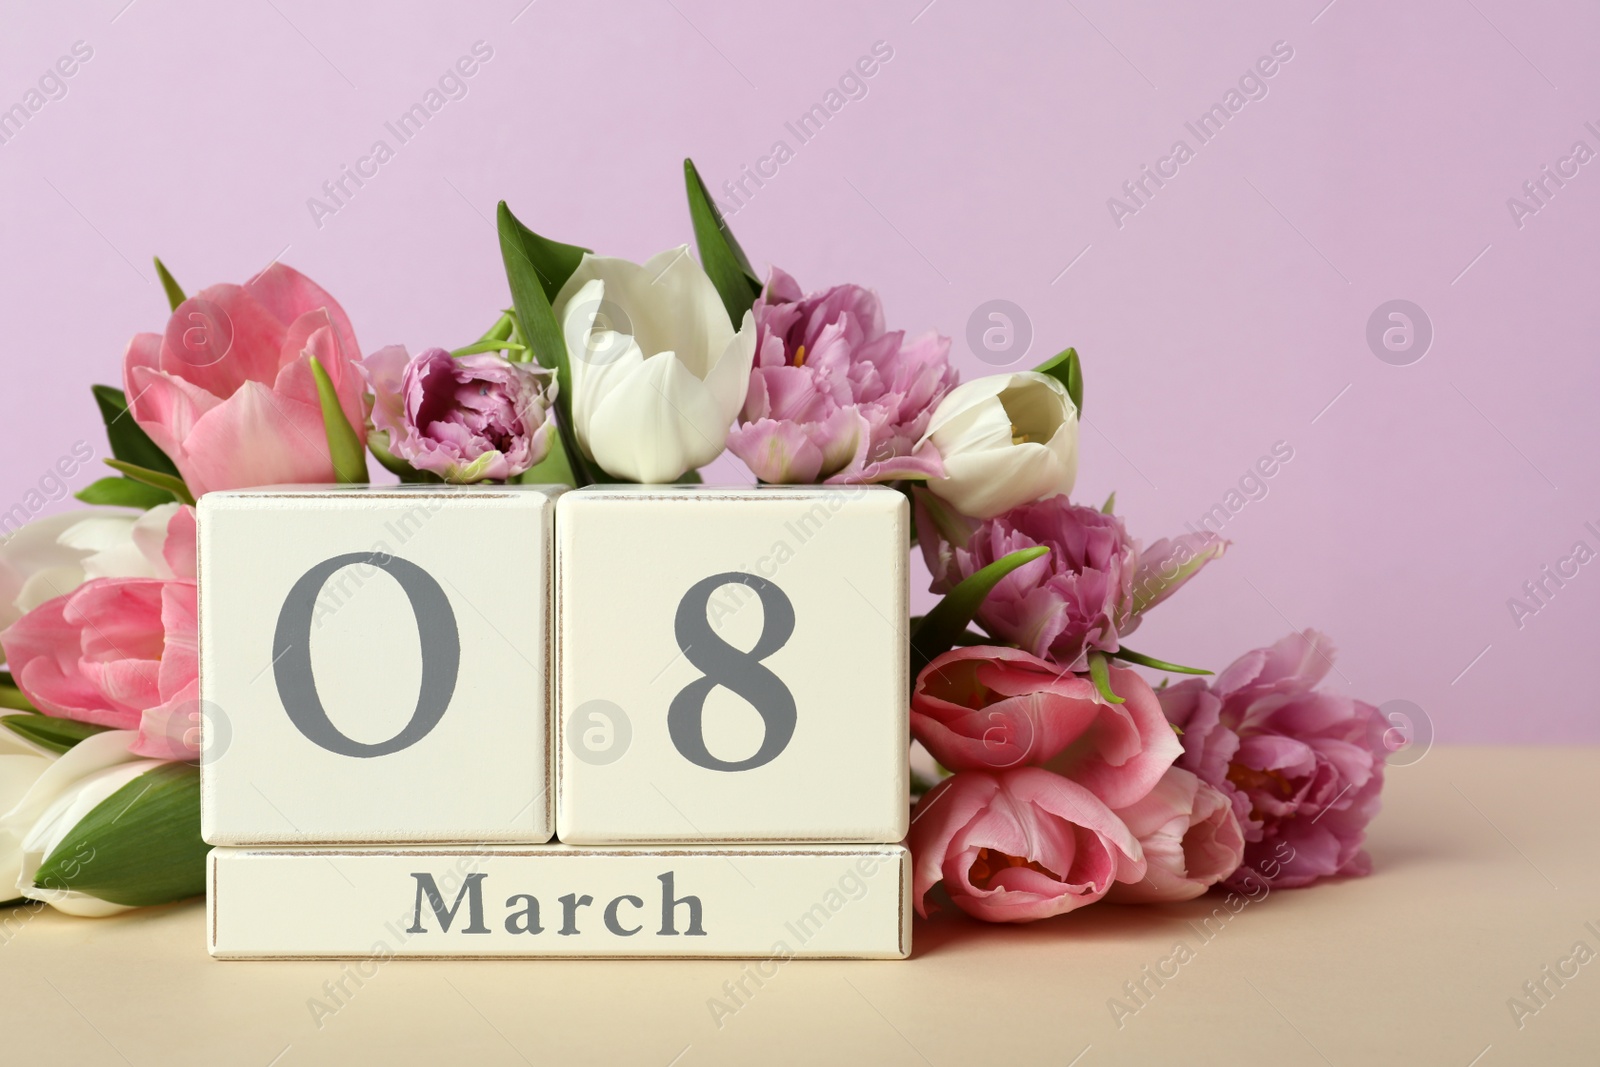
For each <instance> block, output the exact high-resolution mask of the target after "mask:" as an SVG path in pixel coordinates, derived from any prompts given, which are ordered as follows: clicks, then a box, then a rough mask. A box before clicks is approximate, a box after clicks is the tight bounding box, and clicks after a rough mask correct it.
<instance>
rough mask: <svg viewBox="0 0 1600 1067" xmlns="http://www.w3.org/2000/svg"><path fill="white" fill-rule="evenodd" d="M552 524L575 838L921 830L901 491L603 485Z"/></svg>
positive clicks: (563, 778)
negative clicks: (914, 793)
mask: <svg viewBox="0 0 1600 1067" xmlns="http://www.w3.org/2000/svg"><path fill="white" fill-rule="evenodd" d="M557 516H558V517H557V549H556V569H557V658H558V683H557V691H558V701H557V709H556V718H557V722H556V728H557V746H556V766H557V805H556V808H557V815H556V821H557V833H558V835H559V837H560V838H561V840H562V841H566V842H570V843H579V844H602V843H619V842H651V841H680V842H694V841H835V842H845V841H857V842H892V841H898V840H900V839H901V838H902V837H904V836H905V832H906V823H907V803H906V788H907V774H908V770H907V745H908V739H907V700H908V678H907V673H908V666H907V651H906V631H907V625H908V621H907V593H906V581H907V578H906V558H907V552H906V549H907V543H908V524H909V517H908V508H907V505H906V500H905V498H904V497H903V496H902V495H901V494H900V493H898V492H895V491H894V490H891V489H886V488H882V487H878V486H840V487H837V488H796V487H759V488H754V489H714V488H705V487H700V486H682V487H646V486H595V487H591V488H587V489H581V490H578V491H576V492H572V493H568V494H566V495H564V496H563V497H562V498H561V499H560V501H559V502H558V504H557Z"/></svg>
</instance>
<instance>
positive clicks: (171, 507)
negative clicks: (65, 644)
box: [0, 504, 178, 630]
mask: <svg viewBox="0 0 1600 1067" xmlns="http://www.w3.org/2000/svg"><path fill="white" fill-rule="evenodd" d="M177 509H178V505H177V504H163V505H161V506H160V507H157V508H151V509H150V510H149V511H146V512H142V513H141V512H138V511H134V510H132V509H129V508H79V509H77V510H75V511H64V512H62V513H61V514H59V515H50V516H47V517H46V518H43V519H35V520H34V521H33V522H30V523H28V524H27V525H26V526H24V527H22V528H21V529H19V530H18V531H17V532H16V533H15V534H13V535H12V536H10V537H9V538H7V539H6V540H5V541H4V542H0V630H3V629H5V628H6V627H7V626H10V625H11V624H12V623H14V622H16V621H17V620H18V619H20V618H22V616H24V615H26V614H27V613H28V612H30V611H32V610H33V609H34V608H36V607H38V606H39V605H40V604H43V603H44V602H45V601H46V600H52V599H54V598H56V597H58V596H66V595H67V594H68V593H70V592H72V591H73V590H74V589H76V588H78V586H80V585H82V584H83V583H84V582H85V581H87V580H89V579H90V578H171V577H172V571H171V569H170V568H168V567H167V565H166V562H165V560H163V559H162V556H161V546H162V544H163V543H164V542H165V540H166V536H167V523H168V521H169V520H171V518H172V514H173V512H175V511H177Z"/></svg>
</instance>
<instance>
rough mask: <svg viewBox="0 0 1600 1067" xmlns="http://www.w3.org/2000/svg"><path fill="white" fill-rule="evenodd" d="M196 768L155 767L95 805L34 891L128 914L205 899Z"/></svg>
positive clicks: (49, 861) (43, 869) (45, 867)
mask: <svg viewBox="0 0 1600 1067" xmlns="http://www.w3.org/2000/svg"><path fill="white" fill-rule="evenodd" d="M208 851H210V846H209V845H207V844H206V843H205V842H204V841H202V840H201V839H200V769H199V768H198V767H195V766H193V765H192V764H187V763H163V764H161V765H160V766H159V767H154V768H152V769H150V770H148V771H146V772H145V773H144V774H141V775H140V776H139V777H137V778H135V779H134V780H133V781H131V782H129V783H128V784H127V785H125V786H123V787H122V788H121V789H118V790H117V791H116V792H115V793H112V794H111V795H110V796H109V797H107V798H106V799H105V800H102V801H101V802H100V803H99V804H97V805H95V807H94V809H93V810H92V811H90V812H89V814H87V815H85V816H84V817H83V819H82V820H80V821H79V823H78V825H76V826H74V827H73V828H72V829H71V831H69V832H68V834H67V836H66V837H64V838H62V840H61V843H60V844H59V845H57V846H56V847H55V850H54V851H52V852H51V853H50V855H48V856H46V857H45V860H44V863H43V864H41V865H40V867H39V871H38V873H37V874H35V875H34V878H33V881H34V884H35V885H39V886H44V887H46V888H50V889H73V890H77V891H78V892H80V893H89V894H91V895H93V896H96V897H99V898H100V899H101V900H108V901H110V902H111V903H113V904H124V905H127V906H129V907H146V906H149V905H153V904H166V903H168V902H169V901H174V900H182V899H183V898H184V897H192V896H197V895H199V894H200V893H203V892H205V874H206V863H205V859H206V853H207V852H208Z"/></svg>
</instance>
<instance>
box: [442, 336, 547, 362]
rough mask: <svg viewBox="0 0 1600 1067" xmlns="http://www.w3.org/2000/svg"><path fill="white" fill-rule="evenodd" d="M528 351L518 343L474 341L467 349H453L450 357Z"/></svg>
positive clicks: (491, 340)
mask: <svg viewBox="0 0 1600 1067" xmlns="http://www.w3.org/2000/svg"><path fill="white" fill-rule="evenodd" d="M527 350H528V346H527V345H524V344H519V343H518V342H516V341H504V340H499V339H490V340H488V341H474V342H473V343H472V344H470V345H467V346H466V347H465V348H456V349H452V350H451V352H450V355H452V356H454V357H456V358H460V357H461V356H475V355H477V354H478V353H480V352H526V351H527Z"/></svg>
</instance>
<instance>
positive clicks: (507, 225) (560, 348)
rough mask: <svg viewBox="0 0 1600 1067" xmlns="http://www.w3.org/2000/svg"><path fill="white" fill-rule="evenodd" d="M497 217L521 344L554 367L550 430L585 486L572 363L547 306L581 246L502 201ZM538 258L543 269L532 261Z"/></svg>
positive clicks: (574, 263)
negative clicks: (551, 237)
mask: <svg viewBox="0 0 1600 1067" xmlns="http://www.w3.org/2000/svg"><path fill="white" fill-rule="evenodd" d="M497 218H498V229H499V231H500V258H501V259H502V260H503V261H504V263H505V268H506V281H507V282H508V283H509V284H510V286H511V302H512V304H513V305H514V306H515V308H516V313H517V315H516V318H517V323H516V324H517V326H518V327H519V333H520V335H521V338H522V343H524V344H526V345H527V346H528V347H529V348H531V349H532V350H533V354H534V358H536V359H537V360H538V361H539V364H540V366H542V367H545V368H546V369H548V370H553V371H555V372H556V384H557V390H556V411H557V419H556V429H557V430H558V431H559V432H560V435H561V444H562V446H563V447H564V448H565V449H566V454H567V459H568V461H569V462H570V463H571V465H572V473H573V477H574V482H575V484H577V485H587V484H589V483H590V482H591V481H593V480H594V479H593V477H592V476H591V475H590V473H589V469H588V465H587V464H586V463H584V460H583V454H582V453H581V452H579V451H578V442H577V438H576V437H575V436H574V435H573V432H572V367H571V365H570V364H569V363H568V362H567V342H566V340H565V339H563V337H562V336H561V326H560V324H559V323H557V322H556V316H555V312H554V311H552V310H551V308H550V301H551V299H552V298H553V297H554V296H555V294H556V293H558V292H560V290H561V285H562V284H563V283H565V281H566V280H567V278H570V277H571V276H572V271H574V270H576V269H577V267H578V262H579V261H581V260H582V258H583V250H582V249H579V248H576V247H574V246H572V245H557V244H556V242H554V241H547V240H546V239H545V238H543V237H540V236H539V235H538V234H536V233H534V232H533V231H532V230H530V229H528V228H527V227H526V226H524V225H523V224H522V223H521V222H519V221H518V220H517V217H516V216H515V215H513V214H512V213H511V209H510V208H509V207H507V206H506V202H505V201H504V200H502V201H500V208H499V212H498V215H497ZM552 249H554V251H552ZM562 250H568V251H562ZM571 253H576V256H575V257H574V256H572V255H571ZM569 260H570V262H571V267H570V268H569V269H567V270H566V272H565V273H564V274H563V275H562V276H561V279H560V281H559V282H556V283H555V284H554V286H553V287H551V280H552V278H553V274H551V273H550V272H555V271H559V269H560V265H561V264H563V263H565V262H567V261H569ZM541 263H542V264H544V270H541V269H540V267H539V266H538V264H541Z"/></svg>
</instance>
